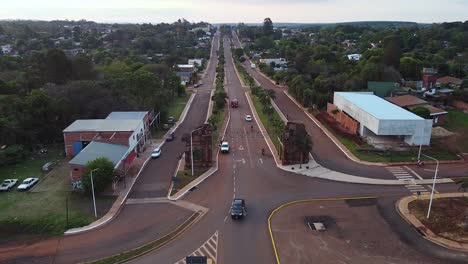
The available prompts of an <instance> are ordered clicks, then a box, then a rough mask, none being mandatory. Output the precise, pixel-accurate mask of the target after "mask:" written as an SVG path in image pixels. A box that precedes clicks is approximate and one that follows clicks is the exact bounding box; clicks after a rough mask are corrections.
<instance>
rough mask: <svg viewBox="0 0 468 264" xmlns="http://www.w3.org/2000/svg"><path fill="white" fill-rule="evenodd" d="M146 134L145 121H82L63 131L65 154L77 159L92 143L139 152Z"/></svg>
mask: <svg viewBox="0 0 468 264" xmlns="http://www.w3.org/2000/svg"><path fill="white" fill-rule="evenodd" d="M143 134H144V123H143V120H136V119H81V120H76V121H75V122H73V123H72V124H71V125H69V126H68V127H67V128H65V129H64V130H63V138H64V143H65V153H66V155H67V157H69V158H72V157H75V156H76V155H77V154H78V153H80V152H81V151H82V150H83V149H85V148H86V147H87V146H88V145H89V143H91V142H92V141H97V142H103V143H110V144H117V145H124V146H127V147H128V148H130V149H132V150H135V152H139V149H137V145H138V141H139V140H140V139H141V138H142V136H143Z"/></svg>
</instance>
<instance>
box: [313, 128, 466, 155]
mask: <svg viewBox="0 0 468 264" xmlns="http://www.w3.org/2000/svg"><path fill="white" fill-rule="evenodd" d="M321 123H322V125H324V126H325V127H326V128H327V129H328V131H330V132H332V133H333V134H334V135H335V137H336V138H338V140H339V141H340V142H341V143H342V144H343V145H345V147H346V148H347V149H348V150H349V151H351V153H353V154H354V156H356V157H357V158H358V159H360V160H363V161H369V162H408V161H409V162H412V161H414V162H416V161H417V159H418V152H419V148H418V147H414V148H412V149H411V150H407V151H385V152H371V151H369V152H366V151H359V150H358V149H359V148H362V147H369V148H371V147H372V146H370V145H364V146H359V145H357V144H356V143H355V142H354V141H352V140H350V139H348V138H346V137H343V136H340V135H338V134H336V133H335V132H334V131H333V129H332V128H331V127H330V126H329V125H328V124H327V123H326V122H321ZM423 153H424V154H426V155H429V156H432V157H434V158H436V159H438V160H458V159H459V157H458V156H457V155H455V154H453V153H451V152H449V151H448V150H445V149H442V148H440V147H436V146H432V147H431V148H424V149H423ZM421 160H427V161H429V160H430V159H428V158H426V157H424V156H421Z"/></svg>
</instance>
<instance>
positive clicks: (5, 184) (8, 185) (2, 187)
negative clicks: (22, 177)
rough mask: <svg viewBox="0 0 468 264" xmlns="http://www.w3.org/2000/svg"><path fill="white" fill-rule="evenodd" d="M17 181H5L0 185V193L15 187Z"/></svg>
mask: <svg viewBox="0 0 468 264" xmlns="http://www.w3.org/2000/svg"><path fill="white" fill-rule="evenodd" d="M17 182H18V179H6V180H4V181H3V182H2V184H0V191H8V190H10V189H11V188H12V187H13V186H15V185H16V183H17Z"/></svg>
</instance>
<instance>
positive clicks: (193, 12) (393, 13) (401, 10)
mask: <svg viewBox="0 0 468 264" xmlns="http://www.w3.org/2000/svg"><path fill="white" fill-rule="evenodd" d="M0 7H1V8H0V19H34V20H57V19H58V20H65V19H68V20H80V19H86V20H91V21H96V22H112V23H160V22H174V21H176V20H177V19H179V18H185V19H187V20H188V21H190V22H198V21H206V22H210V23H237V22H245V23H261V22H262V21H263V19H264V18H265V17H270V18H271V19H272V21H273V22H295V23H330V22H349V21H414V22H420V23H433V22H452V21H465V20H468V0H391V1H389V0H234V1H228V0H197V1H188V0H14V1H12V0H0Z"/></svg>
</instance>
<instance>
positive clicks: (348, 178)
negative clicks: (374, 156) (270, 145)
mask: <svg viewBox="0 0 468 264" xmlns="http://www.w3.org/2000/svg"><path fill="white" fill-rule="evenodd" d="M300 167H301V168H300ZM278 168H280V169H282V170H285V171H288V172H292V173H297V174H301V175H304V176H307V177H311V178H319V179H324V180H331V181H339V182H347V183H357V184H373V185H410V184H418V185H425V184H432V182H433V180H432V179H423V180H420V179H409V180H384V179H374V178H366V177H360V176H354V175H349V174H345V173H341V172H337V171H333V170H330V169H327V168H325V167H323V166H321V165H320V164H318V163H317V162H316V161H315V160H314V159H313V158H312V157H311V160H310V161H309V163H307V164H302V165H298V164H297V165H289V166H282V165H279V164H278ZM436 183H453V180H451V179H436Z"/></svg>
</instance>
